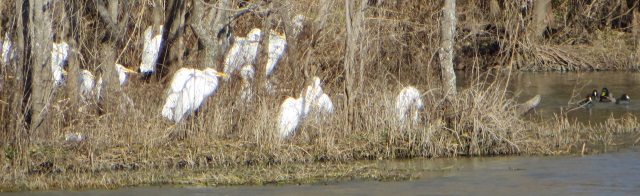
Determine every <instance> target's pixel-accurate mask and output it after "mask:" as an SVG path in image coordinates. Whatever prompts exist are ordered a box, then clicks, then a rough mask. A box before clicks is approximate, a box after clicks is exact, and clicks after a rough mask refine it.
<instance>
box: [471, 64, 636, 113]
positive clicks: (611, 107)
mask: <svg viewBox="0 0 640 196" xmlns="http://www.w3.org/2000/svg"><path fill="white" fill-rule="evenodd" d="M458 75H459V76H460V77H459V85H460V87H462V88H465V87H468V85H469V81H468V80H469V79H468V78H469V77H468V76H465V75H464V74H458ZM510 81H511V83H510V88H509V91H511V92H513V93H515V94H517V93H520V94H519V97H518V98H519V100H520V101H522V102H523V101H526V100H527V99H530V98H531V97H533V96H535V95H536V94H540V95H541V96H542V100H541V102H540V105H538V107H537V108H536V112H537V114H538V115H540V116H541V117H543V118H545V119H548V118H551V117H553V114H554V113H559V112H560V111H561V108H564V111H567V109H568V108H569V107H575V104H572V105H570V103H575V102H578V101H580V100H582V99H584V98H585V97H586V96H587V94H589V93H590V92H591V91H593V90H594V89H595V90H598V93H600V91H601V90H602V88H603V87H607V88H608V89H609V91H610V92H611V93H612V94H613V97H615V98H619V97H620V96H621V95H622V94H628V95H629V96H630V97H631V104H629V105H616V104H613V103H604V102H602V103H601V102H597V103H595V105H594V107H592V108H591V109H578V110H574V111H572V112H569V113H568V117H570V118H572V119H573V118H575V119H577V120H578V121H580V122H587V121H590V122H592V123H600V122H604V121H606V119H608V118H609V117H610V116H612V115H613V116H615V117H616V118H618V117H621V116H623V115H625V114H627V113H630V114H633V115H634V116H640V91H639V90H638V87H640V73H639V72H613V71H608V72H584V73H575V72H572V73H559V72H543V73H517V74H514V75H512V77H511V78H510ZM574 90H575V91H576V92H575V93H576V94H575V95H576V97H575V98H574V99H573V100H572V95H573V93H574Z"/></svg>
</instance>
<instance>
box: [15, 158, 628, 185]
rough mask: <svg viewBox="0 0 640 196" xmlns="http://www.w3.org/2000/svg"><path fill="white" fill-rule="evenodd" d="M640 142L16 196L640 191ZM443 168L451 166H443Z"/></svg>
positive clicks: (386, 162)
mask: <svg viewBox="0 0 640 196" xmlns="http://www.w3.org/2000/svg"><path fill="white" fill-rule="evenodd" d="M639 163H640V147H639V146H634V147H630V148H624V149H621V150H620V151H616V152H612V153H605V154H598V155H590V156H584V157H581V156H555V157H546V156H534V157H484V158H483V157H479V158H457V159H453V158H452V159H412V160H395V161H378V162H377V164H379V165H380V166H383V167H388V168H404V169H410V170H416V171H418V172H419V173H420V176H421V178H420V179H417V180H409V181H393V182H378V181H346V182H338V183H330V184H313V185H281V186H274V185H269V186H229V187H202V186H201V187H197V186H195V187H194V186H187V187H175V186H162V187H136V188H122V189H116V190H88V191H42V192H28V193H15V195H18V194H20V195H137V196H145V195H149V196H159V195H305V196H312V195H338V194H339V195H640V164H639ZM442 168H450V169H444V170H442Z"/></svg>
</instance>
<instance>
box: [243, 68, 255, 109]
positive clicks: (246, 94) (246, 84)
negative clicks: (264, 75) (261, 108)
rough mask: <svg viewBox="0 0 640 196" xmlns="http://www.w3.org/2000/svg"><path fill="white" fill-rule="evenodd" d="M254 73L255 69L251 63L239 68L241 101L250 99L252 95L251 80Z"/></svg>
mask: <svg viewBox="0 0 640 196" xmlns="http://www.w3.org/2000/svg"><path fill="white" fill-rule="evenodd" d="M254 74H255V70H254V69H253V65H251V64H247V65H245V66H243V67H242V70H240V75H241V76H242V89H241V91H240V98H241V99H242V100H243V101H251V98H252V97H253V95H252V94H251V82H253V76H254Z"/></svg>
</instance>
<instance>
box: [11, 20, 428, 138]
mask: <svg viewBox="0 0 640 196" xmlns="http://www.w3.org/2000/svg"><path fill="white" fill-rule="evenodd" d="M304 19H305V18H304V16H303V15H297V16H295V17H294V20H293V21H292V27H293V31H292V32H293V33H294V35H293V36H292V37H294V38H295V37H296V36H297V34H298V33H300V32H301V31H302V28H303V25H302V22H303V21H304ZM162 31H163V26H162V25H160V26H158V27H156V29H155V31H154V27H153V26H150V27H148V28H147V29H146V30H145V31H144V34H143V37H144V46H143V51H142V56H141V63H140V72H141V73H150V72H153V71H154V67H155V62H156V59H157V58H158V54H159V52H160V47H161V44H162ZM154 32H155V33H154ZM261 36H262V31H261V30H260V29H257V28H255V29H252V30H251V31H249V33H248V34H247V36H246V37H234V44H233V46H232V47H231V48H230V49H229V51H228V52H227V55H226V57H225V60H224V72H223V73H219V72H217V71H216V70H214V69H212V68H205V69H204V70H197V69H193V68H180V69H179V70H178V71H176V72H175V74H174V75H173V78H172V80H171V84H170V85H169V87H168V88H167V90H166V97H165V103H164V105H163V106H162V112H161V114H162V116H163V117H165V118H167V119H169V120H170V121H173V122H175V123H179V122H180V121H181V120H182V119H184V118H185V117H186V115H188V114H189V113H191V112H193V111H195V110H197V109H198V108H199V107H200V105H201V104H202V103H203V101H204V100H205V99H206V98H207V97H208V96H210V95H212V94H213V93H214V92H215V91H216V89H217V87H218V77H223V78H224V80H225V81H227V82H229V80H230V76H231V75H232V74H233V73H234V72H235V70H237V69H238V68H241V70H240V76H241V78H242V83H243V85H242V89H241V93H240V94H241V97H240V99H241V100H243V101H250V100H251V97H252V95H251V90H250V89H251V83H252V82H253V77H254V75H255V69H254V67H253V64H255V59H256V57H257V53H258V45H259V41H260V37H261ZM286 45H287V40H286V36H285V35H283V34H279V33H277V32H275V31H274V30H269V43H268V59H267V64H266V66H265V70H266V71H265V73H264V74H265V77H266V78H268V77H269V76H270V74H271V73H272V72H273V70H274V69H275V68H276V65H277V62H278V60H279V59H280V57H281V56H282V55H283V53H284V51H285V48H286ZM2 46H3V50H2V60H3V62H4V63H5V64H6V63H7V62H8V60H9V59H11V58H14V57H15V52H12V50H11V41H10V40H9V37H8V34H6V35H5V38H4V41H3V43H2ZM52 49H53V50H52V52H51V71H52V73H53V81H54V85H55V86H58V85H60V84H61V83H62V79H63V76H64V75H66V74H67V72H66V71H65V70H64V69H63V65H64V62H65V61H66V60H67V58H68V55H69V45H68V44H67V43H65V42H61V43H53V48H52ZM115 66H116V70H117V73H118V78H119V81H120V85H123V84H124V83H125V81H126V79H127V74H128V73H135V71H133V70H131V69H128V68H126V67H125V66H123V65H121V64H115ZM95 78H96V77H95V76H94V75H93V74H92V73H91V72H90V71H89V70H86V69H85V70H82V71H81V74H80V76H79V81H80V93H81V95H82V97H83V99H86V98H87V97H89V96H91V95H94V96H97V97H99V96H100V91H101V87H102V77H100V78H98V81H97V83H96V82H95ZM265 87H266V88H272V87H271V86H269V84H268V83H267V86H265ZM422 107H423V103H422V100H421V95H420V93H419V91H418V90H417V89H416V88H414V87H406V88H404V89H402V91H401V92H400V94H399V95H398V97H397V98H396V105H395V110H394V112H395V114H396V118H397V120H398V121H399V122H404V121H405V118H406V116H407V114H409V115H411V117H410V118H411V120H412V121H413V122H418V121H419V112H418V110H419V109H421V108H422ZM333 110H334V106H333V103H332V101H331V98H330V97H329V96H328V95H327V94H325V93H324V92H323V90H322V87H321V79H320V78H318V77H314V78H313V79H312V83H311V85H309V86H307V88H306V90H304V91H303V92H301V93H300V94H299V97H298V98H293V97H289V98H287V99H285V100H284V101H283V102H282V104H281V105H280V111H279V115H278V133H279V135H280V136H282V137H283V138H285V137H288V136H289V135H291V134H292V133H294V131H295V129H296V128H297V127H298V125H299V124H300V122H301V121H302V120H304V119H305V118H306V117H307V116H313V118H315V120H316V122H318V120H321V119H322V120H324V119H325V118H326V117H327V116H328V115H330V114H332V113H333Z"/></svg>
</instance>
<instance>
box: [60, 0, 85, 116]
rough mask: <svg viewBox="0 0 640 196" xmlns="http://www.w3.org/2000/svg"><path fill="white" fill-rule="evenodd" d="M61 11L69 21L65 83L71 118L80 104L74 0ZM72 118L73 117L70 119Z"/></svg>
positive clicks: (75, 3) (66, 21)
mask: <svg viewBox="0 0 640 196" xmlns="http://www.w3.org/2000/svg"><path fill="white" fill-rule="evenodd" d="M63 10H64V12H65V14H63V15H64V16H66V17H68V18H69V20H65V21H64V22H65V23H68V24H65V25H66V26H68V27H69V28H68V31H69V35H70V36H69V37H68V40H67V42H68V44H69V48H70V49H72V50H70V51H69V58H68V60H67V76H68V77H66V81H67V82H66V83H67V88H66V89H67V95H68V97H69V106H70V107H69V112H70V114H71V116H73V115H74V114H75V113H77V111H78V108H79V106H80V103H81V100H82V99H81V97H80V90H79V89H80V85H79V83H80V81H79V79H78V76H79V74H80V61H79V60H78V54H77V51H78V49H77V48H78V43H79V42H78V32H79V29H76V28H77V27H78V23H77V22H78V21H77V18H76V12H77V10H78V1H76V0H72V1H68V2H67V4H66V5H65V6H63ZM61 40H64V39H63V37H61ZM72 118H73V117H72Z"/></svg>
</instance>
